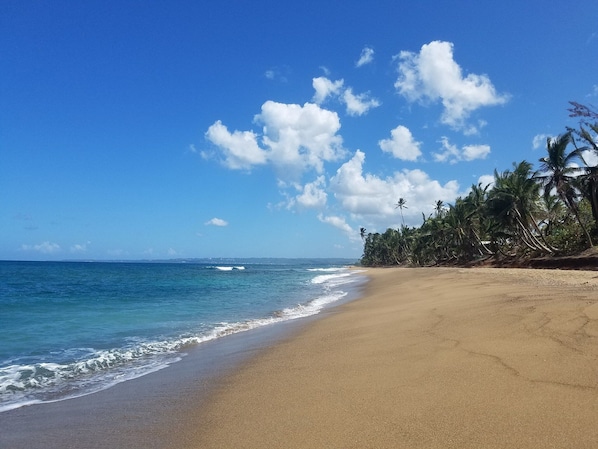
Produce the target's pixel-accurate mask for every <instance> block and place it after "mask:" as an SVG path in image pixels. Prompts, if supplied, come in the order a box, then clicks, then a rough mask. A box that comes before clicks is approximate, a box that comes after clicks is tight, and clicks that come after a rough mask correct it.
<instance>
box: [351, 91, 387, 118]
mask: <svg viewBox="0 0 598 449" xmlns="http://www.w3.org/2000/svg"><path fill="white" fill-rule="evenodd" d="M343 100H344V102H345V104H346V105H347V114H349V115H363V114H365V113H367V112H368V111H369V110H370V109H372V108H377V107H378V106H380V102H379V101H378V100H376V99H375V98H369V94H367V93H364V94H358V95H355V94H353V89H351V88H350V87H349V88H347V89H345V92H344V93H343Z"/></svg>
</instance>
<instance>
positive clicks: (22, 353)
mask: <svg viewBox="0 0 598 449" xmlns="http://www.w3.org/2000/svg"><path fill="white" fill-rule="evenodd" d="M349 263H350V261H336V260H335V261H333V260H319V259H316V260H307V259H297V260H288V259H282V260H281V259H275V260H269V259H268V260H265V259H264V260H260V259H250V260H218V261H202V262H198V261H186V263H183V262H176V263H175V262H168V263H166V262H165V263H157V262H151V263H150V262H146V263H133V262H8V261H0V412H2V411H7V410H11V409H14V408H18V407H21V406H24V405H27V404H34V403H41V402H52V401H60V400H65V399H68V398H73V397H77V396H82V395H86V394H90V393H93V392H96V391H99V390H103V389H106V388H109V387H111V386H113V385H115V384H117V383H120V382H125V381H127V380H130V379H134V378H137V377H140V376H143V375H145V374H148V373H151V372H154V371H156V370H159V369H162V368H164V367H166V366H168V365H170V364H172V363H176V362H177V361H179V360H181V358H182V357H184V356H185V351H186V350H188V349H189V348H191V347H193V346H195V345H201V344H202V343H203V342H207V341H210V340H215V339H219V338H223V337H226V336H227V335H230V334H234V333H239V332H246V331H251V330H252V329H255V328H259V327H263V326H269V325H273V324H275V323H281V322H284V321H288V320H295V319H298V318H302V317H307V316H311V315H315V314H317V313H319V312H320V311H321V310H322V309H323V308H325V307H327V306H329V305H331V304H334V303H337V302H338V301H341V300H343V299H346V298H347V297H348V295H350V293H351V292H353V291H355V289H356V288H357V287H358V286H359V285H360V284H361V283H363V281H364V278H363V276H361V275H360V271H359V270H350V269H349V268H348V264H349Z"/></svg>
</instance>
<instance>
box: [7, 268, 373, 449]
mask: <svg viewBox="0 0 598 449" xmlns="http://www.w3.org/2000/svg"><path fill="white" fill-rule="evenodd" d="M360 276H361V275H360ZM366 279H367V278H366V277H365V276H362V279H361V280H360V281H359V282H356V283H355V285H354V286H352V287H351V288H350V289H349V292H348V294H347V295H346V296H345V297H344V298H342V299H341V300H339V301H337V302H335V303H332V304H330V305H329V306H327V307H326V308H324V309H323V310H322V311H321V312H320V313H319V314H316V315H312V316H308V317H305V318H301V319H297V320H290V321H284V322H280V323H275V324H272V325H269V326H264V327H259V328H255V329H252V330H250V331H247V332H242V333H238V334H232V335H228V336H226V337H223V338H219V339H216V340H212V341H208V342H204V343H201V344H199V345H197V346H194V347H191V348H187V350H186V351H185V352H186V354H187V355H186V356H185V357H183V358H182V359H181V360H180V361H178V362H176V363H173V364H171V365H169V366H167V367H166V368H164V369H162V370H159V371H156V372H153V373H150V374H147V375H144V376H142V377H139V378H136V379H131V380H128V381H125V382H122V383H119V384H116V385H114V386H112V387H110V388H108V389H105V390H102V391H98V392H95V393H91V394H89V395H86V396H81V397H76V398H71V399H65V400H61V401H58V402H51V403H40V404H32V405H29V406H24V407H21V408H17V409H13V410H8V411H5V412H2V413H0V428H1V429H2V432H0V447H2V448H4V447H6V448H11V449H35V448H40V449H41V448H44V449H66V448H69V447H73V448H82V447H85V448H86V449H93V448H98V449H100V448H102V449H103V448H115V447H143V448H146V449H158V448H164V447H167V446H168V441H166V440H167V439H168V436H169V435H173V434H176V429H177V427H178V426H180V425H181V424H180V421H181V420H180V419H177V417H180V416H181V413H186V411H191V410H197V408H198V407H201V405H202V403H203V401H205V400H206V398H207V397H208V394H209V392H210V391H211V389H212V387H214V386H215V385H217V382H218V379H221V378H222V377H223V376H225V375H226V374H227V373H230V372H232V371H233V370H234V369H235V368H238V367H239V366H240V365H241V364H242V363H243V362H245V361H247V360H249V359H250V358H251V357H252V356H254V355H255V354H257V353H258V352H259V351H260V350H263V349H265V348H267V347H269V346H272V345H274V344H276V343H277V342H280V341H281V340H283V339H285V338H292V336H293V334H294V332H297V331H298V330H300V329H301V328H303V327H304V326H305V325H307V324H308V323H309V322H311V321H312V320H316V319H319V318H321V317H323V316H325V315H326V314H328V313H331V312H334V310H335V309H336V308H337V307H339V306H340V305H342V304H346V303H347V302H349V301H353V300H355V299H357V298H359V297H361V296H362V291H363V286H364V285H365V282H366Z"/></svg>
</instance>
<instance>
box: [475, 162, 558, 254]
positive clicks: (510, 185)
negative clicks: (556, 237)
mask: <svg viewBox="0 0 598 449" xmlns="http://www.w3.org/2000/svg"><path fill="white" fill-rule="evenodd" d="M531 167H532V165H531V164H530V163H529V162H527V161H523V162H520V163H519V164H513V171H509V170H506V171H505V172H503V173H498V172H497V171H496V170H495V171H494V187H493V188H492V190H491V191H490V192H489V194H488V201H487V206H488V208H487V210H488V212H489V213H490V214H491V215H492V216H493V218H494V219H496V220H497V221H498V222H499V223H501V224H502V226H503V228H504V230H505V231H507V232H511V233H512V234H513V236H516V237H517V238H518V240H519V241H520V242H521V243H522V244H523V245H524V246H525V247H527V248H529V249H530V250H532V251H540V252H543V253H553V252H554V251H555V249H554V248H552V247H550V245H548V243H547V242H546V240H545V239H544V236H543V234H542V232H541V231H540V229H539V227H538V222H537V220H536V219H535V216H534V214H535V212H536V210H537V209H538V204H537V203H538V200H539V185H538V184H537V183H536V181H535V180H534V179H533V178H532V176H531Z"/></svg>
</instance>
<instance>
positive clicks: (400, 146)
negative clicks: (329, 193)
mask: <svg viewBox="0 0 598 449" xmlns="http://www.w3.org/2000/svg"><path fill="white" fill-rule="evenodd" d="M378 145H379V146H380V148H381V149H382V151H384V152H386V153H391V154H392V155H393V156H394V157H396V158H397V159H401V160H404V161H416V160H417V159H418V158H419V157H420V156H421V154H422V152H421V150H420V146H421V142H418V141H416V140H415V139H414V138H413V135H412V134H411V131H409V129H408V128H407V127H405V126H403V125H399V126H397V127H396V128H395V129H393V130H392V131H391V132H390V139H383V140H380V141H379V142H378Z"/></svg>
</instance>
